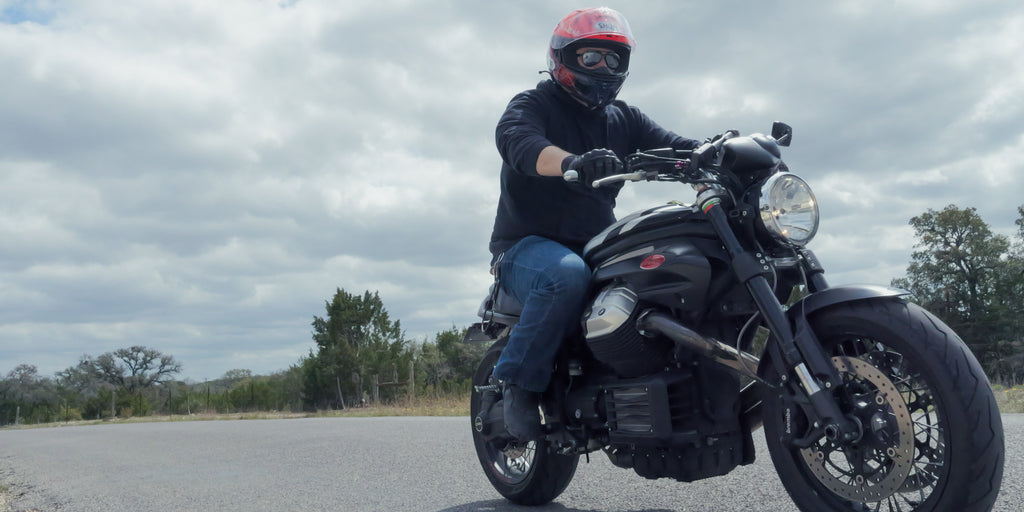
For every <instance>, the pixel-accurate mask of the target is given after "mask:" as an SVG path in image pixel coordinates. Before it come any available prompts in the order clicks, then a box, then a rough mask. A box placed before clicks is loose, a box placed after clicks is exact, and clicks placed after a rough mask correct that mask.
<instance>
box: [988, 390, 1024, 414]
mask: <svg viewBox="0 0 1024 512" xmlns="http://www.w3.org/2000/svg"><path fill="white" fill-rule="evenodd" d="M992 392H993V393H994V394H995V395H996V404H998V405H999V412H1001V413H1003V414H1010V413H1024V386H1013V387H1012V388H1007V387H1003V386H1000V385H998V384H996V385H994V386H992Z"/></svg>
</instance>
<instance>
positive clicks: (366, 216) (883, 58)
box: [0, 0, 1024, 379]
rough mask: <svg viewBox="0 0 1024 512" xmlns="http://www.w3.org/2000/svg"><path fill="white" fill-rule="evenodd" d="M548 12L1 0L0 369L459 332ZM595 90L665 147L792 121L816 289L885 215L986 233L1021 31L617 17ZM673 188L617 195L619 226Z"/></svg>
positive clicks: (981, 21) (1017, 16) (872, 267)
mask: <svg viewBox="0 0 1024 512" xmlns="http://www.w3.org/2000/svg"><path fill="white" fill-rule="evenodd" d="M572 8H575V5H574V4H572V3H570V2H540V1H531V2H524V3H519V4H516V5H515V6H510V5H504V4H479V3H475V2H465V1H456V2H449V3H443V4H424V3H421V2H411V1H398V0H385V1H373V2H370V1H356V2H347V3H346V4H345V6H344V8H339V6H338V5H337V3H335V2H328V1H326V0H323V1H320V0H302V1H290V2H278V1H257V2H250V1H241V0H225V1H222V2H202V1H199V0H192V1H175V2H167V1H154V2H148V3H146V4H145V5H143V4H138V5H136V4H124V3H117V2H109V1H104V0H83V1H80V2H71V3H55V2H47V1H9V0H0V67H2V68H3V69H4V70H5V79H4V83H3V86H2V87H3V89H2V91H3V94H0V240H3V244H2V249H3V250H2V251H0V346H2V347H3V348H2V349H0V371H3V368H13V367H14V366H16V365H17V364H19V363H23V362H28V363H32V364H36V365H38V366H39V367H40V371H41V372H43V373H44V374H45V373H52V372H55V371H59V370H61V369H64V368H66V367H68V366H71V365H73V364H75V362H76V361H77V359H78V357H79V356H80V355H81V354H83V353H88V354H91V355H98V354H100V353H103V352H107V351H111V350H115V349H117V348H121V347H124V346H129V345H133V344H144V345H147V346H152V347H154V348H156V349H158V350H161V351H163V352H165V353H170V354H173V355H174V356H175V357H177V358H178V359H179V360H181V361H182V362H183V363H184V373H185V375H186V376H189V377H192V378H196V379H201V378H214V377H217V376H219V375H221V374H223V373H224V372H225V371H227V370H229V369H232V368H237V367H248V368H250V369H252V370H253V371H254V372H257V373H266V372H270V371H274V370H277V369H283V368H286V367H288V366H289V365H291V364H294V363H295V362H296V361H297V360H298V358H299V357H301V356H302V355H304V354H305V353H306V352H307V351H308V350H309V348H310V347H311V346H312V342H311V340H310V326H309V324H310V321H311V319H312V316H313V315H323V302H324V301H325V300H327V299H329V298H330V296H331V295H332V294H333V293H334V291H335V289H337V288H339V287H340V288H344V289H346V290H347V291H350V292H354V293H359V292H361V291H363V290H379V291H380V293H381V297H382V299H383V300H384V301H385V305H386V306H387V307H388V309H389V312H390V313H391V315H392V317H394V318H398V319H401V321H402V325H403V327H404V328H405V329H406V331H407V333H408V334H409V335H410V336H411V337H414V338H417V339H422V338H424V337H428V336H431V335H432V334H433V333H435V332H437V331H440V330H443V329H446V328H448V327H451V326H452V325H453V324H454V325H457V326H463V325H466V324H468V323H470V322H472V321H473V320H474V314H475V312H476V308H477V305H478V304H479V300H480V299H481V298H482V296H483V294H484V293H485V292H486V288H487V285H488V284H489V279H490V276H489V275H488V274H487V262H488V260H489V254H488V253H487V250H486V244H487V240H488V239H489V233H490V227H491V223H492V221H493V215H494V207H495V203H496V200H497V194H498V185H497V173H498V168H499V167H500V159H499V157H498V155H497V152H496V150H495V149H494V125H495V123H496V121H497V119H498V117H499V116H500V114H501V112H502V111H503V109H504V107H505V105H506V104H507V102H508V100H509V99H510V98H511V96H512V95H514V94H515V93H516V92H518V91H520V90H523V89H526V88H529V87H532V86H534V85H535V84H536V83H537V82H538V81H539V80H541V79H543V78H544V77H543V76H542V75H538V74H537V71H540V70H543V69H545V68H546V65H545V60H544V59H545V52H546V43H547V39H548V38H549V37H550V34H551V30H552V28H553V27H554V25H555V23H556V22H557V21H558V19H559V18H561V17H562V16H563V15H564V14H566V13H567V12H568V11H569V10H571V9H572ZM618 8H619V9H620V10H621V11H623V12H624V13H625V15H626V16H627V17H628V18H629V19H630V22H631V24H632V28H633V31H634V32H635V34H636V36H637V38H638V40H639V47H638V48H637V51H636V54H635V55H634V58H633V60H632V64H631V77H630V79H629V80H628V82H627V85H626V87H625V89H624V90H623V93H622V97H623V98H624V99H626V100H627V101H630V102H632V103H635V104H637V105H639V106H640V107H641V108H642V109H643V110H644V111H645V112H647V113H648V114H649V115H650V116H651V117H652V118H653V119H656V120H657V121H658V122H660V123H661V124H663V125H664V126H666V127H668V128H670V129H673V130H675V131H677V132H678V133H680V134H682V135H685V136H689V137H693V138H701V139H702V138H704V137H706V136H710V135H712V134H714V133H717V132H720V131H723V130H725V129H730V128H736V129H740V130H741V131H742V132H744V133H749V132H754V131H760V132H764V131H768V130H769V129H770V126H771V122H772V121H774V120H776V119H779V120H784V121H787V122H789V123H790V124H792V125H793V126H794V128H795V139H794V144H793V146H792V147H791V148H789V149H787V150H786V153H785V156H786V159H787V162H788V163H789V165H790V166H791V167H792V168H793V169H794V170H795V171H797V172H799V173H801V174H802V175H803V176H804V177H805V178H806V179H808V181H809V182H810V183H811V185H812V186H813V187H815V189H816V191H817V192H818V199H819V201H820V202H821V204H822V208H823V211H824V212H825V218H824V219H823V223H822V231H821V232H822V235H821V237H820V238H819V239H818V240H817V241H815V243H814V245H812V248H814V249H815V250H816V251H817V252H818V253H819V256H821V258H822V260H823V262H824V263H825V264H826V267H827V268H828V270H829V276H830V278H832V280H833V282H844V281H859V282H865V281H867V282H875V283H881V284H885V283H887V282H888V281H889V279H891V278H892V277H897V276H898V275H899V274H900V273H901V272H902V270H903V269H904V268H905V266H906V264H907V263H908V261H909V254H910V250H911V249H910V248H911V245H912V240H911V239H910V238H911V237H910V233H909V231H908V227H907V221H908V220H909V218H910V217H911V216H914V215H917V214H920V213H922V212H923V211H925V210H926V209H928V208H934V209H941V208H942V207H944V206H945V205H946V204H951V203H955V204H957V205H960V206H963V207H967V206H976V207H979V213H980V214H981V215H982V217H983V218H984V219H985V220H986V221H988V222H989V223H990V224H991V225H992V226H993V228H994V229H995V230H996V231H997V232H1003V233H1006V234H1010V233H1013V232H1015V226H1014V225H1013V220H1014V219H1015V217H1016V207H1017V206H1018V205H1019V204H1020V203H1021V200H1020V198H1019V191H1020V190H1022V189H1024V187H1022V186H1021V181H1020V180H1021V178H1020V177H1019V175H1020V173H1019V172H1016V170H1015V167H1014V166H1015V164H1014V162H1019V161H1021V160H1022V156H1024V155H1022V153H1024V142H1022V141H1024V133H1022V130H1021V128H1020V126H1018V125H1017V123H1015V121H1016V119H1018V118H1019V117H1020V115H1019V113H1020V108H1021V107H1020V105H1021V104H1024V103H1022V102H1021V101H1020V100H1021V90H1022V88H1021V87H1020V86H1019V84H1021V83H1024V76H1022V75H1024V71H1022V66H1021V64H1020V63H1019V59H1018V58H1017V55H1016V53H1017V48H1020V47H1021V44H1020V42H1021V41H1020V39H1021V35H1020V34H1022V33H1024V30H1021V28H1022V25H1024V21H1022V20H1024V13H1022V12H1021V9H1020V8H1018V7H1015V6H1013V5H1006V4H1005V3H1003V2H989V1H982V2H974V3H971V4H964V3H961V2H940V3H935V2H924V3H922V2H895V3H893V2H868V3H864V2H842V3H821V4H813V5H789V4H786V3H780V4H778V5H769V4H764V3H758V4H753V5H745V6H744V8H743V9H742V10H737V9H736V8H735V7H734V6H732V7H730V6H729V5H726V4H721V3H719V4H713V3H707V2H683V3H679V2H669V1H654V2H645V3H644V4H643V7H640V6H639V5H634V4H626V5H623V6H620V7H618ZM691 198H692V192H691V191H689V190H688V189H684V188H672V187H671V186H668V185H664V184H637V185H635V186H630V187H627V189H626V190H624V191H623V193H622V195H621V196H620V207H619V208H618V213H619V215H624V214H625V213H627V212H628V211H630V210H632V209H636V208H642V207H647V206H650V205H651V204H656V203H661V202H664V201H666V200H669V199H680V200H689V199H691Z"/></svg>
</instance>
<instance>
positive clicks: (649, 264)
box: [640, 254, 665, 270]
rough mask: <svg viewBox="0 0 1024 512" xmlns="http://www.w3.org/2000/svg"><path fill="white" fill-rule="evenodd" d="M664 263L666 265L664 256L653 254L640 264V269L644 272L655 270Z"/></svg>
mask: <svg viewBox="0 0 1024 512" xmlns="http://www.w3.org/2000/svg"><path fill="white" fill-rule="evenodd" d="M662 263H665V257H664V256H662V255H660V254H652V255H650V256H648V257H646V258H644V260H643V261H641V262H640V268H642V269H644V270H654V269H656V268H658V267H660V266H661V264H662Z"/></svg>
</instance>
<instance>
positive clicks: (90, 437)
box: [0, 414, 1024, 512]
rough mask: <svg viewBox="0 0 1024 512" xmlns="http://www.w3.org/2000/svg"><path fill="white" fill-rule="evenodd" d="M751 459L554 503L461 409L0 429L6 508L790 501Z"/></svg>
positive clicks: (497, 507) (600, 506) (580, 476)
mask: <svg viewBox="0 0 1024 512" xmlns="http://www.w3.org/2000/svg"><path fill="white" fill-rule="evenodd" d="M1003 422H1004V427H1005V430H1006V435H1007V436H1006V439H1007V443H1006V445H1007V457H1006V472H1005V476H1004V478H1003V488H1002V492H1001V494H1000V498H999V501H998V502H997V503H996V507H995V510H996V511H999V512H1010V511H1013V512H1018V511H1020V510H1022V509H1024V503H1022V502H1024V483H1022V482H1024V429H1022V427H1024V415H1020V414H1013V415H1004V416H1003ZM755 440H757V441H758V455H759V460H758V461H757V462H756V463H755V464H753V465H750V466H745V467H740V468H737V469H736V470H735V471H733V472H732V473H730V474H729V475H726V476H724V477H719V478H714V479H710V480H705V481H701V482H696V483H691V484H683V483H678V482H674V481H670V480H654V481H650V480H645V479H643V478H641V477H639V476H637V475H636V474H635V473H633V472H632V471H629V470H622V469H619V468H616V467H614V466H612V465H611V464H610V463H609V462H608V460H607V458H605V457H604V456H603V455H595V456H594V457H592V458H591V461H590V463H589V464H586V463H584V461H582V460H581V462H580V467H579V470H578V471H577V473H576V477H575V479H574V480H573V482H572V483H571V484H570V485H569V488H568V489H566V491H565V492H564V493H563V494H562V495H561V496H560V497H559V498H558V499H557V500H556V502H554V503H552V504H550V505H547V506H544V507H539V508H535V509H525V508H522V507H516V506H513V505H511V504H509V503H508V502H506V501H504V500H502V499H501V497H500V496H499V495H498V494H497V493H496V492H495V491H494V490H493V489H492V488H491V487H490V484H489V483H488V482H487V480H486V478H485V477H484V475H483V473H482V472H481V469H480V467H479V464H478V463H477V460H476V457H475V455H474V452H473V448H472V443H471V440H470V435H469V420H468V418H407V417H403V418H317V419H291V420H242V421H210V422H170V423H137V424H116V425H94V426H84V427H66V428H43V429H26V430H3V431H0V482H3V483H4V484H6V485H8V486H9V488H10V492H11V495H12V503H11V508H12V509H13V510H14V511H24V510H40V511H42V512H49V511H54V510H60V511H103V512H121V511H133V512H135V511H218V512H220V511H225V512H228V511H245V512H251V511H263V510H266V511H320V510H333V511H370V510H372V511H378V510H379V511H406V510H408V511H444V512H471V511H472V512H477V511H481V512H482V511H488V512H504V511H519V512H522V511H524V510H537V511H559V512H582V511H638V512H639V511H644V512H665V511H731V510H735V511H771V512H789V511H796V507H794V506H793V505H792V503H791V502H790V501H789V498H788V496H787V495H786V493H785V491H784V490H783V488H782V484H781V483H780V482H779V479H778V477H777V476H776V475H775V472H774V471H773V469H772V465H771V461H770V460H768V457H767V452H766V449H765V447H764V442H763V435H761V434H760V433H758V435H755Z"/></svg>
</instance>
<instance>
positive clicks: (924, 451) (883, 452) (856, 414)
mask: <svg viewBox="0 0 1024 512" xmlns="http://www.w3.org/2000/svg"><path fill="white" fill-rule="evenodd" d="M810 322H811V325H812V328H813V329H814V333H815V334H816V335H817V337H818V339H819V341H820V342H821V343H822V346H824V347H825V349H826V353H827V354H828V355H829V356H831V357H832V362H833V364H835V366H836V367H837V368H838V369H839V373H840V375H841V376H842V378H843V386H841V387H840V389H837V390H836V391H835V392H834V394H835V396H836V399H837V401H838V403H839V406H840V409H842V410H843V412H844V413H845V414H846V416H847V418H851V419H853V421H854V422H855V423H858V424H860V425H861V430H862V435H861V437H860V438H859V439H858V440H856V441H854V442H842V441H838V440H837V441H830V440H828V439H827V438H823V439H821V440H819V441H818V442H817V443H815V444H813V445H811V446H810V447H808V448H803V449H801V448H797V447H794V446H792V444H790V443H789V442H788V441H787V440H788V439H791V438H794V437H795V438H799V437H802V436H803V434H804V433H805V432H807V430H809V428H810V426H809V425H808V421H807V419H806V417H805V416H804V415H803V413H802V412H801V409H800V408H799V407H793V406H792V402H787V400H786V399H785V398H784V397H782V396H781V394H780V393H769V394H768V395H769V396H768V397H767V398H766V400H765V404H764V406H765V409H764V410H765V413H764V426H765V437H766V439H767V443H768V449H769V452H770V453H771V456H772V461H773V462H774V464H775V467H776V469H777V470H778V472H779V476H780V478H781V479H782V482H783V484H784V485H785V486H786V489H787V491H789V494H790V496H791V497H792V498H793V501H794V502H796V504H797V506H798V507H800V509H801V510H804V511H808V512H810V511H815V512H817V511H821V510H835V511H887V512H895V511H901V512H910V511H917V512H921V511H944V510H956V511H987V510H990V509H991V508H992V505H993V503H994V502H995V499H996V495H997V493H998V491H999V485H1000V482H1001V480H1002V472H1003V458H1004V447H1003V430H1002V421H1001V419H1000V417H999V411H998V409H997V408H996V404H995V398H994V397H993V396H992V391H991V388H990V387H989V384H988V380H987V379H986V377H985V374H984V373H983V372H982V369H981V366H980V365H979V364H978V362H977V360H976V359H975V358H974V356H973V354H971V352H970V351H969V350H968V349H967V347H966V345H964V343H963V341H961V340H960V338H959V337H957V335H956V334H955V333H954V332H953V331H952V330H950V329H949V327H947V326H946V325H945V324H943V323H942V322H941V321H940V320H938V319H937V318H936V317H934V316H932V315H931V314H929V313H928V312H926V311H925V310H923V309H921V308H920V307H918V306H916V305H914V304H908V303H906V302H903V301H900V300H886V301H860V302H854V303H847V304H840V305H837V306H834V307H831V308H829V309H826V310H823V311H820V312H816V313H815V314H814V315H813V316H812V317H811V318H810ZM769 380H770V381H774V382H778V381H779V377H778V376H777V375H775V376H769ZM787 405H790V406H789V407H787Z"/></svg>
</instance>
